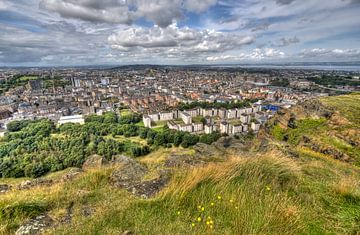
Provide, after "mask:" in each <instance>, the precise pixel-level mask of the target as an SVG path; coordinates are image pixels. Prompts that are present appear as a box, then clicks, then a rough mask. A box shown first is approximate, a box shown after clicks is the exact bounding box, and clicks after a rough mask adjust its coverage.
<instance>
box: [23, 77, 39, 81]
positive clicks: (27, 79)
mask: <svg viewBox="0 0 360 235" xmlns="http://www.w3.org/2000/svg"><path fill="white" fill-rule="evenodd" d="M37 79H39V77H37V76H22V77H20V78H19V80H20V81H22V82H25V81H30V80H37Z"/></svg>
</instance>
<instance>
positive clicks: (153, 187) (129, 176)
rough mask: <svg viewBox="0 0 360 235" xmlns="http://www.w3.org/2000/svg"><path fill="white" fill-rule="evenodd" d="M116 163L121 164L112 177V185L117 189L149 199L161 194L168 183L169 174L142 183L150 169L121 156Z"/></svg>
mask: <svg viewBox="0 0 360 235" xmlns="http://www.w3.org/2000/svg"><path fill="white" fill-rule="evenodd" d="M116 162H117V163H119V164H121V166H119V168H118V169H116V170H115V171H114V172H113V173H112V174H111V176H110V183H111V184H112V185H114V186H115V187H119V188H123V189H126V190H127V191H129V192H130V193H132V194H134V195H136V196H140V197H143V198H149V197H152V196H154V195H155V194H156V193H157V192H159V191H160V190H161V189H162V188H163V187H164V186H165V185H166V183H167V182H168V180H169V177H168V176H167V174H165V173H164V174H161V176H160V177H158V178H156V179H152V180H148V181H142V178H143V177H144V176H145V174H146V173H147V172H148V169H147V168H146V167H145V166H143V165H141V164H140V163H138V162H136V161H135V160H133V159H131V158H129V157H126V156H119V157H117V159H116Z"/></svg>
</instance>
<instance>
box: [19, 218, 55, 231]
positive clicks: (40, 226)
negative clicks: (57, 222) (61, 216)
mask: <svg viewBox="0 0 360 235" xmlns="http://www.w3.org/2000/svg"><path fill="white" fill-rule="evenodd" d="M53 224H54V221H53V220H52V219H51V218H50V217H49V216H48V215H46V214H44V215H39V216H37V217H35V218H32V219H30V220H29V221H27V222H26V223H25V224H23V225H21V226H20V227H19V229H18V230H16V233H15V234H16V235H37V234H42V233H43V232H44V231H45V229H47V228H50V227H52V226H53Z"/></svg>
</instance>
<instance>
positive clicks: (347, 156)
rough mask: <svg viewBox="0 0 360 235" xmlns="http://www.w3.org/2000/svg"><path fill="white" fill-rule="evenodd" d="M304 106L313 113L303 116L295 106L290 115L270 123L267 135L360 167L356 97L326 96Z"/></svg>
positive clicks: (359, 105)
mask: <svg viewBox="0 0 360 235" xmlns="http://www.w3.org/2000/svg"><path fill="white" fill-rule="evenodd" d="M304 105H308V106H309V107H313V108H314V109H315V111H313V112H310V113H307V114H306V112H305V111H304V110H303V109H301V108H299V107H296V108H295V109H294V110H290V111H289V113H290V115H289V114H279V115H278V116H277V117H276V118H275V119H274V121H273V123H271V124H270V126H271V128H270V133H271V135H272V136H273V137H274V138H275V139H276V140H279V141H284V142H287V143H289V144H291V148H295V147H296V146H302V147H303V148H307V149H309V150H313V151H316V152H319V153H323V154H326V155H329V156H332V157H333V158H335V159H339V160H342V161H346V162H350V163H354V164H355V165H357V166H360V94H350V95H343V96H334V97H326V98H322V99H320V102H319V103H316V102H313V101H310V103H309V102H307V103H306V104H304ZM316 109H319V110H322V114H320V113H316V112H317V111H316Z"/></svg>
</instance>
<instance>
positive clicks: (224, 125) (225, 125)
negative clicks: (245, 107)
mask: <svg viewBox="0 0 360 235" xmlns="http://www.w3.org/2000/svg"><path fill="white" fill-rule="evenodd" d="M220 133H222V134H229V123H227V122H225V121H224V122H221V123H220Z"/></svg>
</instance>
